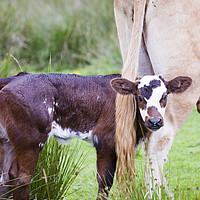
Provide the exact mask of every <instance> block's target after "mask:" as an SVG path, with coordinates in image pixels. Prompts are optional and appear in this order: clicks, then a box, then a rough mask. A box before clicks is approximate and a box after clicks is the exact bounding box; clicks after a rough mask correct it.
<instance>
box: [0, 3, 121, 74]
mask: <svg viewBox="0 0 200 200" xmlns="http://www.w3.org/2000/svg"><path fill="white" fill-rule="evenodd" d="M113 4H114V1H113V0H103V1H102V0H101V1H100V0H95V1H94V0H76V1H74V0H48V1H44V0H29V1H28V0H2V1H1V2H0V10H1V12H0V70H1V71H0V74H1V76H2V75H4V74H5V72H4V73H3V72H2V71H3V68H4V66H5V65H7V66H8V65H9V70H8V71H7V73H8V72H9V73H12V71H13V70H16V69H15V68H18V65H17V63H16V61H15V60H14V59H13V58H12V57H10V54H11V55H13V56H14V57H15V58H16V59H17V60H18V62H19V64H20V65H21V68H22V69H23V70H24V71H31V72H38V71H40V72H61V71H62V72H67V73H73V72H74V71H75V72H77V73H81V74H88V73H92V74H108V73H119V72H120V68H121V65H122V63H121V56H120V50H119V45H118V39H117V30H116V25H115V20H114V10H113ZM16 66H17V67H16ZM13 73H14V72H13Z"/></svg>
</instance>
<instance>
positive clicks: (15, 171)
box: [9, 147, 40, 200]
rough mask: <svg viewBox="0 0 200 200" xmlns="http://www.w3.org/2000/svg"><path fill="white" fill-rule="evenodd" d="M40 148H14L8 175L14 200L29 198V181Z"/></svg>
mask: <svg viewBox="0 0 200 200" xmlns="http://www.w3.org/2000/svg"><path fill="white" fill-rule="evenodd" d="M39 152H40V148H39V147H38V148H33V149H23V151H22V149H16V150H15V157H14V160H13V162H12V165H11V168H10V171H9V175H10V180H13V181H12V185H13V197H14V199H15V200H28V199H29V187H30V185H29V183H30V181H31V178H32V175H33V173H34V171H35V168H36V165H37V161H38V157H39Z"/></svg>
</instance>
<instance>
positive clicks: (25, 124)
mask: <svg viewBox="0 0 200 200" xmlns="http://www.w3.org/2000/svg"><path fill="white" fill-rule="evenodd" d="M110 82H111V85H112V87H111V85H110ZM191 83H192V80H191V78H189V77H183V76H179V77H176V78H174V79H173V80H171V81H168V82H167V81H165V80H164V79H163V78H162V77H160V76H145V77H143V78H142V79H141V80H139V81H136V82H131V81H129V80H127V79H124V78H121V75H119V74H115V75H114V74H113V75H105V76H101V75H99V76H92V75H90V76H80V75H69V74H56V73H50V74H45V73H40V74H28V73H20V74H18V75H16V76H12V77H6V78H1V79H0V160H1V163H0V173H1V176H0V180H1V186H0V195H1V196H0V199H1V198H7V197H8V196H9V195H10V193H9V190H10V189H11V188H10V187H9V186H6V182H7V181H9V180H10V181H11V182H9V185H10V184H12V186H13V187H14V188H16V189H15V190H14V191H13V197H14V199H15V200H27V199H28V198H29V182H30V181H31V177H32V175H33V173H34V171H35V168H36V165H37V161H38V156H39V153H40V151H41V150H42V148H43V146H44V144H45V143H46V141H47V140H48V138H49V137H50V136H54V137H55V139H56V140H58V141H59V142H61V143H66V142H67V140H68V139H70V138H72V137H74V138H80V139H83V140H86V141H89V142H91V143H93V145H94V147H95V149H96V153H97V181H98V199H100V196H101V195H105V196H107V195H108V191H109V190H110V188H111V186H112V184H113V177H114V173H115V169H116V162H117V155H116V152H115V99H116V92H115V91H117V92H118V93H120V94H122V95H131V96H132V99H133V96H134V97H135V98H137V101H138V110H137V123H139V124H140V125H141V126H142V130H143V132H144V134H145V137H146V138H148V137H149V135H150V133H151V132H152V131H157V130H159V129H160V128H161V127H162V126H163V125H164V121H163V116H164V111H165V106H166V103H167V96H168V94H169V93H179V92H183V91H185V90H186V89H187V88H188V87H189V86H190V85H191ZM113 89H114V90H113ZM137 127H138V129H137V138H136V139H137V143H136V144H138V143H139V141H140V140H141V139H142V138H143V137H144V135H143V132H142V130H141V128H140V126H139V125H138V126H137ZM22 185H23V186H22ZM19 186H21V187H19ZM18 187H19V188H18ZM6 192H7V195H4V194H5V193H6Z"/></svg>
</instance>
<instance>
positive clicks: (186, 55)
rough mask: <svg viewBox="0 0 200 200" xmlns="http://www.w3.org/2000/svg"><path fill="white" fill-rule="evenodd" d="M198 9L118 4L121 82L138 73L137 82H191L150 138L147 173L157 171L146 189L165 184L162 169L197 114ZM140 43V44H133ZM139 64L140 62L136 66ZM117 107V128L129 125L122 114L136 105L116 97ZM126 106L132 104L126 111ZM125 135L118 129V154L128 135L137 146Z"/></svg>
mask: <svg viewBox="0 0 200 200" xmlns="http://www.w3.org/2000/svg"><path fill="white" fill-rule="evenodd" d="M199 7H200V1H199V0H193V1H190V0H176V1H174V0H149V1H147V2H146V1H145V0H140V1H139V0H115V8H114V9H115V18H116V24H117V30H118V37H119V42H120V48H121V53H122V58H123V66H124V68H123V70H122V76H123V77H126V78H129V79H133V80H134V79H135V77H136V73H135V71H137V76H144V75H147V74H157V75H161V76H162V77H164V78H165V79H168V80H170V79H172V78H173V77H175V76H179V75H184V76H189V77H191V78H192V80H193V83H192V86H191V87H190V88H189V89H188V90H187V92H185V93H181V94H177V95H174V96H170V97H169V99H168V105H167V110H166V114H165V119H164V123H165V125H164V127H163V128H161V129H160V130H158V131H157V132H156V133H155V134H151V137H150V139H149V142H148V152H147V149H146V170H145V171H146V172H147V171H148V170H149V168H151V169H153V170H151V171H152V174H149V173H145V179H146V183H148V181H150V180H151V178H152V177H153V178H154V183H155V184H156V183H157V184H158V185H160V184H161V182H162V180H163V181H164V184H165V180H164V179H165V178H164V175H163V166H164V163H166V161H167V156H168V153H169V150H170V149H171V146H172V143H173V140H174V137H175V135H176V133H177V132H178V130H179V129H180V127H181V126H182V124H183V123H184V122H185V120H186V119H187V118H188V116H189V114H190V113H191V111H192V110H193V108H194V106H195V103H196V102H197V100H198V97H199V94H200V84H199V77H200V12H199ZM144 12H145V14H144ZM138 16H139V18H138ZM143 17H144V26H143V24H142V23H143V22H141V21H140V25H141V26H142V27H143V31H142V35H141V36H138V35H137V34H136V33H140V26H136V25H135V23H136V24H137V21H134V19H135V20H138V19H139V20H141V19H143ZM133 21H134V22H135V23H134V25H133ZM135 28H138V30H135ZM136 39H138V40H139V41H135V40H136ZM134 44H135V46H133V45H134ZM138 44H139V45H140V54H139V56H138V55H137V49H136V50H135V48H137V45H138ZM133 57H134V59H133ZM138 57H139V58H138ZM137 58H138V60H135V59H137ZM137 61H139V64H137ZM131 76H132V77H131ZM183 99H184V101H183ZM116 102H117V103H116V104H117V105H116V107H117V111H116V113H117V115H116V117H117V118H116V122H117V126H120V125H121V124H122V123H126V122H130V121H131V119H127V118H126V116H128V115H127V113H125V112H124V113H123V112H122V111H123V110H126V109H127V110H130V107H133V104H130V101H128V100H127V101H125V100H124V99H122V97H120V96H118V97H117V101H116ZM127 104H130V105H129V107H128V108H127ZM121 110H122V111H121ZM132 110H134V108H132ZM120 112H121V113H120ZM118 113H120V116H119V115H118ZM132 124H133V122H132ZM125 126H128V128H127V127H126V128H125V129H126V130H132V128H131V127H130V126H131V124H130V123H129V124H126V125H125ZM132 126H133V125H132ZM125 129H120V128H119V129H117V130H118V132H117V133H116V144H117V150H118V153H120V151H122V150H123V145H122V143H121V139H122V137H123V136H124V134H125V135H126V138H129V139H127V140H130V141H132V142H134V137H135V136H134V135H133V136H132V133H129V132H128V131H127V132H126V133H123V131H124V130H125ZM133 133H134V131H133ZM128 134H129V135H128ZM124 140H125V139H124V138H123V141H124ZM125 143H126V141H125ZM120 145H122V146H120ZM129 145H130V142H129V144H128V142H127V144H126V146H128V148H129V149H130V147H129ZM124 148H125V147H124ZM129 153H130V152H129ZM130 154H131V153H130ZM127 157H131V158H132V155H131V156H128V155H126V158H127ZM130 160H132V159H130ZM149 160H151V162H149ZM150 183H151V181H150ZM166 187H167V186H166Z"/></svg>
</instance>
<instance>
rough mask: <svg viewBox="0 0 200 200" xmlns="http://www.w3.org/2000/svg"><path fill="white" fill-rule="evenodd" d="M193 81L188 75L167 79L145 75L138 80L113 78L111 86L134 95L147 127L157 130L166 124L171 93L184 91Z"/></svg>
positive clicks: (119, 91) (122, 92) (117, 90)
mask: <svg viewBox="0 0 200 200" xmlns="http://www.w3.org/2000/svg"><path fill="white" fill-rule="evenodd" d="M191 83H192V79H191V78H189V77H186V76H178V77H176V78H174V79H172V80H171V81H165V80H164V79H163V78H162V77H161V76H157V75H154V76H144V77H143V78H142V79H141V80H139V81H137V82H131V81H129V80H127V79H124V78H116V79H113V80H111V86H112V87H113V88H114V90H115V91H116V92H118V93H119V94H122V95H130V94H132V95H134V96H135V97H136V100H137V105H138V108H139V111H140V114H141V117H142V120H143V122H144V125H145V127H146V128H148V129H149V130H151V131H156V130H158V129H159V128H161V127H162V126H163V125H164V120H163V118H164V114H165V108H166V104H167V96H168V94H169V93H181V92H184V91H185V90H186V89H187V88H188V87H189V86H190V85H191Z"/></svg>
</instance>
